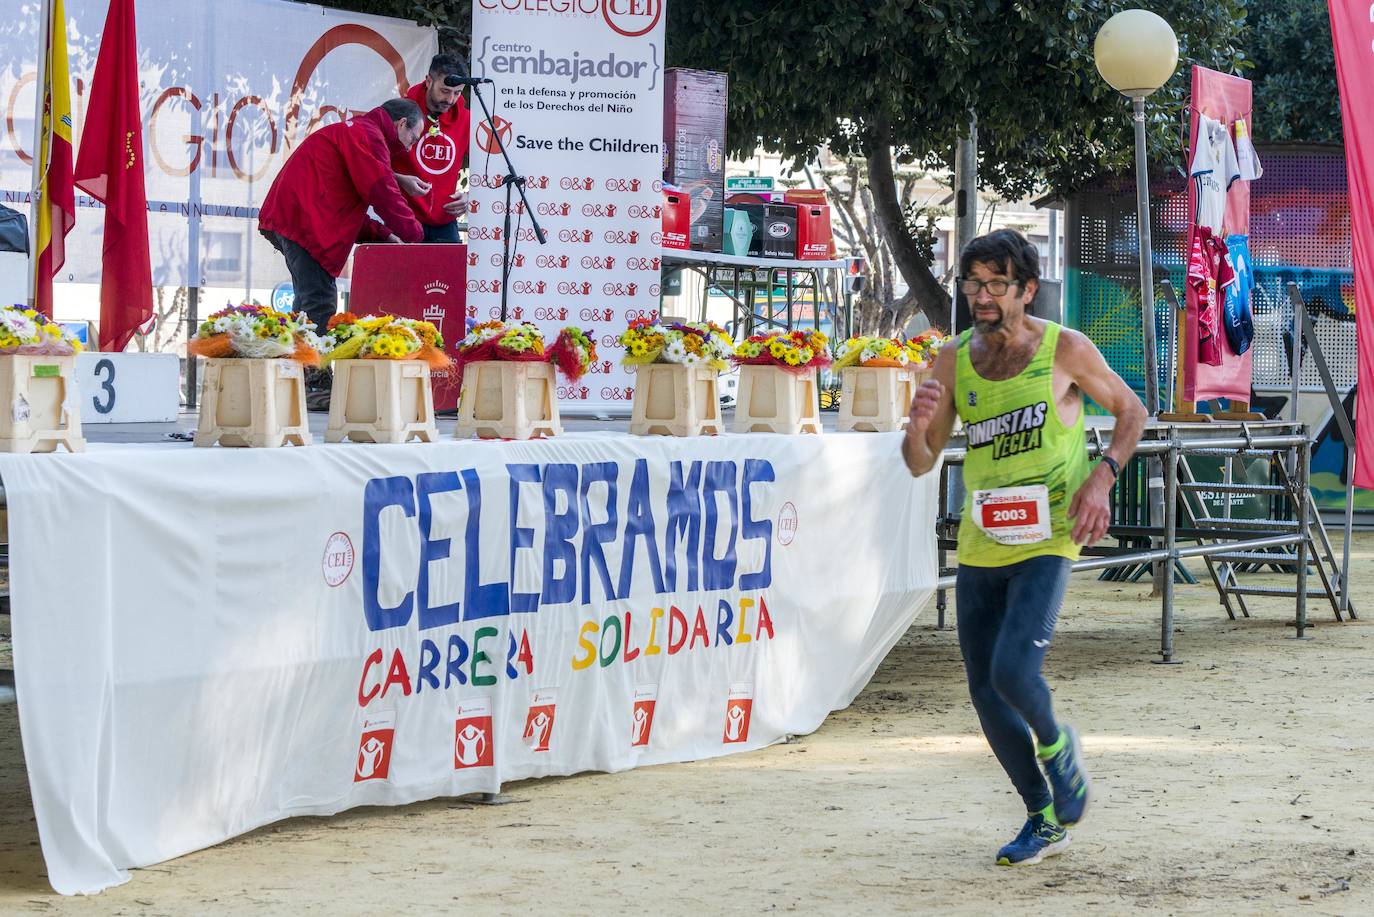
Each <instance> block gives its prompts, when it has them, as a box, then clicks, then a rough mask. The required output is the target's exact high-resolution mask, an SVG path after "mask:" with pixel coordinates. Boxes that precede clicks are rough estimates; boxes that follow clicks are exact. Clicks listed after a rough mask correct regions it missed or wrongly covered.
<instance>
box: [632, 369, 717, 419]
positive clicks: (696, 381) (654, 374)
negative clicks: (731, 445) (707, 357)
mask: <svg viewBox="0 0 1374 917" xmlns="http://www.w3.org/2000/svg"><path fill="white" fill-rule="evenodd" d="M719 380H720V373H719V372H717V371H716V370H714V369H711V368H710V367H709V366H681V365H678V364H674V363H652V364H649V365H647V366H636V367H635V393H634V405H633V413H632V415H631V418H630V432H631V433H632V434H634V435H635V436H652V435H660V436H716V435H718V434H720V433H722V432H724V427H723V426H722V425H721V422H720V390H719V387H718V384H719Z"/></svg>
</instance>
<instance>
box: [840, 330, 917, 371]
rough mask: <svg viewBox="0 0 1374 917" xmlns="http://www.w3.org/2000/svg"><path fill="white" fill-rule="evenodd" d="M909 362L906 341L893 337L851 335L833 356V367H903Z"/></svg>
mask: <svg viewBox="0 0 1374 917" xmlns="http://www.w3.org/2000/svg"><path fill="white" fill-rule="evenodd" d="M910 363H911V353H910V352H909V351H908V350H907V346H906V342H905V341H899V340H897V339H895V338H876V337H853V338H850V339H849V340H847V341H845V342H844V343H843V344H841V345H840V352H839V354H838V355H837V356H836V357H835V367H834V368H835V369H837V370H840V369H848V368H849V367H851V366H871V367H875V368H876V367H880V366H886V367H891V368H893V369H905V368H906V367H907V366H908V365H910Z"/></svg>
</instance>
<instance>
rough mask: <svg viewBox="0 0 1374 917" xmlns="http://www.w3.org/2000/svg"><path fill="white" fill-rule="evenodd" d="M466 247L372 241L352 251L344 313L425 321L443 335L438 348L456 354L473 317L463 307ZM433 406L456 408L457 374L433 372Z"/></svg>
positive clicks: (466, 286) (464, 304)
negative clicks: (348, 292)
mask: <svg viewBox="0 0 1374 917" xmlns="http://www.w3.org/2000/svg"><path fill="white" fill-rule="evenodd" d="M467 300H468V247H467V246H466V245H461V244H460V245H450V244H432V245H396V244H385V243H374V244H368V245H359V246H358V247H357V248H355V249H354V250H353V287H352V292H351V293H350V294H349V298H348V311H350V312H352V313H353V314H354V315H367V314H368V313H372V314H386V315H395V316H398V317H400V318H415V319H420V320H422V321H426V322H431V323H432V324H433V325H434V327H436V328H438V329H439V333H440V334H441V335H443V337H444V349H445V350H446V351H447V352H448V355H449V356H450V357H453V358H455V359H456V358H457V356H458V342H459V341H461V340H462V339H463V338H464V337H466V336H467V322H468V319H469V318H475V316H473V315H472V314H471V313H470V311H469V309H468V305H467ZM432 384H433V386H434V410H436V411H452V410H455V409H457V407H458V385H457V376H456V375H451V374H449V373H442V374H440V373H436V374H435V376H434V378H433V383H432Z"/></svg>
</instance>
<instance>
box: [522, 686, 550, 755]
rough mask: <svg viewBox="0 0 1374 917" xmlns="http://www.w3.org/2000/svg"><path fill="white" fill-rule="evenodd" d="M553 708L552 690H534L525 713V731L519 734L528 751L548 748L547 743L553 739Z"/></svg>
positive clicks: (546, 749)
mask: <svg viewBox="0 0 1374 917" xmlns="http://www.w3.org/2000/svg"><path fill="white" fill-rule="evenodd" d="M555 709H556V702H555V698H554V692H553V691H551V690H548V689H544V690H541V691H535V692H534V697H533V698H532V699H531V700H530V709H529V713H527V714H526V715H525V731H524V732H523V733H522V734H521V738H523V739H524V740H525V744H527V745H529V747H530V751H548V750H549V743H550V741H551V740H552V739H553V719H554V713H555Z"/></svg>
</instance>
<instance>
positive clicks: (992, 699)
mask: <svg viewBox="0 0 1374 917" xmlns="http://www.w3.org/2000/svg"><path fill="white" fill-rule="evenodd" d="M959 273H960V278H959V285H960V289H961V290H962V291H963V293H964V295H965V296H967V297H968V299H969V305H970V308H971V312H972V316H973V328H972V329H970V330H969V331H965V332H964V333H963V334H961V335H960V336H959V340H958V342H957V343H953V342H952V343H951V344H950V345H949V346H947V347H945V348H944V349H943V350H941V351H940V355H939V357H937V358H936V361H935V367H934V371H933V374H932V376H933V378H931V379H930V380H929V381H927V382H926V383H925V384H924V385H922V386H921V387H920V388H919V389H918V390H917V392H916V397H915V398H914V399H913V401H912V404H911V423H910V425H909V426H908V427H907V432H906V437H905V438H904V439H903V441H902V457H903V458H904V459H905V460H906V464H907V467H908V468H910V469H911V473H912V474H913V475H920V474H924V473H926V472H927V471H929V470H930V469H931V468H933V467H934V466H935V463H936V462H937V461H938V460H939V457H940V452H941V450H942V449H944V447H945V444H946V443H948V442H949V436H950V431H951V429H952V427H953V425H954V416H955V414H956V412H957V413H958V415H959V417H960V419H962V420H963V422H964V428H965V432H966V434H967V436H968V452H967V455H966V457H965V459H964V487H965V490H966V495H965V498H964V507H963V515H962V518H961V521H960V524H959V574H958V579H957V581H956V585H955V602H956V606H957V609H958V623H959V648H960V650H961V652H962V653H963V657H964V670H965V672H966V673H967V675H968V686H969V694H970V695H971V696H972V698H973V706H974V709H975V710H977V711H978V719H979V721H980V722H981V723H982V726H983V734H984V735H986V736H987V739H988V744H990V745H991V746H992V750H993V752H994V753H995V754H996V755H997V760H998V761H999V762H1001V764H1002V768H1003V769H1004V770H1005V771H1006V772H1007V776H1008V777H1010V778H1011V782H1012V783H1013V784H1014V785H1015V786H1016V790H1017V792H1018V793H1020V794H1021V799H1022V800H1023V801H1024V802H1025V804H1026V811H1027V813H1028V818H1027V820H1026V824H1025V826H1024V827H1023V828H1022V829H1021V833H1019V834H1018V835H1017V836H1016V838H1015V840H1013V841H1012V842H1011V843H1009V844H1007V845H1006V846H1004V847H1003V848H1002V849H1001V850H999V851H998V853H997V862H998V863H999V864H1002V865H1004V866H1020V865H1029V864H1031V863H1038V862H1040V861H1041V860H1042V859H1044V858H1045V857H1047V856H1050V855H1052V854H1056V853H1059V852H1060V851H1061V850H1063V849H1064V848H1065V847H1067V846H1068V844H1069V835H1068V831H1066V830H1065V829H1066V828H1067V827H1069V826H1070V825H1073V824H1075V823H1077V822H1078V820H1079V819H1080V818H1082V817H1083V812H1084V809H1085V808H1086V807H1087V803H1088V775H1087V773H1086V772H1085V771H1084V769H1083V764H1082V752H1081V750H1080V748H1079V743H1078V735H1077V733H1076V732H1075V731H1074V730H1073V728H1072V727H1069V726H1064V727H1062V728H1061V727H1060V725H1059V724H1058V722H1056V720H1055V718H1054V711H1053V709H1052V707H1051V703H1050V691H1049V687H1048V686H1047V685H1046V684H1045V680H1044V678H1043V677H1041V674H1040V667H1041V664H1042V663H1043V662H1044V659H1045V652H1046V650H1048V649H1049V645H1050V639H1051V637H1052V636H1053V634H1054V626H1055V623H1056V621H1057V620H1058V617H1059V606H1060V604H1061V603H1062V602H1063V600H1064V587H1065V586H1066V585H1067V582H1068V578H1069V571H1070V567H1071V565H1072V563H1073V561H1074V560H1075V559H1077V557H1078V554H1079V549H1080V546H1081V545H1085V544H1092V543H1094V542H1096V541H1097V540H1098V539H1100V538H1101V537H1102V536H1103V535H1105V534H1106V533H1107V526H1108V524H1109V523H1110V521H1111V510H1110V507H1109V505H1108V495H1109V494H1110V492H1111V489H1112V483H1113V482H1114V481H1115V480H1116V477H1117V475H1118V474H1119V473H1120V471H1121V466H1122V465H1123V464H1125V463H1126V461H1127V460H1129V459H1130V457H1131V455H1132V453H1134V452H1135V447H1136V442H1137V441H1138V440H1139V439H1140V433H1141V431H1142V430H1143V429H1144V426H1145V417H1146V415H1145V408H1144V406H1143V405H1142V404H1141V402H1140V400H1139V399H1138V398H1137V397H1136V395H1135V393H1134V392H1132V391H1131V389H1130V388H1129V387H1128V386H1127V385H1126V383H1125V382H1123V381H1122V380H1121V377H1120V376H1118V375H1117V374H1116V373H1115V372H1113V371H1112V369H1111V367H1109V366H1108V365H1107V362H1106V361H1105V360H1104V359H1103V358H1102V354H1101V353H1099V352H1098V349H1097V347H1095V346H1094V345H1093V343H1092V341H1090V340H1088V339H1087V338H1086V337H1084V336H1083V335H1082V334H1080V333H1078V332H1077V331H1072V330H1069V329H1067V328H1063V327H1061V326H1060V325H1056V324H1054V323H1053V322H1047V321H1043V320H1041V319H1038V318H1034V317H1032V316H1030V315H1027V314H1026V309H1027V307H1028V306H1029V305H1030V302H1031V300H1032V299H1034V298H1035V292H1036V289H1037V288H1038V287H1039V276H1040V258H1039V253H1038V252H1037V251H1036V249H1035V246H1034V245H1032V244H1031V243H1030V242H1029V241H1027V240H1026V238H1025V237H1024V236H1022V235H1021V234H1020V233H1018V232H1016V231H1015V230H1011V229H1002V230H998V231H997V232H993V233H989V234H988V235H985V236H980V237H978V238H977V239H974V240H973V241H972V242H970V243H969V244H968V246H967V247H966V248H965V249H964V251H963V252H962V253H961V255H960V258H959ZM1084 393H1086V394H1087V395H1088V396H1090V397H1091V398H1092V399H1093V400H1094V401H1096V402H1097V403H1098V404H1099V405H1101V406H1102V407H1104V408H1106V409H1107V410H1108V411H1110V412H1111V413H1112V414H1113V416H1115V418H1116V429H1115V432H1114V433H1113V435H1112V445H1111V448H1110V449H1108V450H1107V452H1106V454H1105V455H1104V456H1103V457H1102V460H1101V461H1100V462H1098V463H1097V465H1096V466H1095V467H1089V462H1088V455H1087V449H1086V444H1085V441H1084V437H1083V395H1084ZM1032 733H1034V741H1032ZM1041 764H1043V765H1044V767H1045V771H1046V774H1047V775H1048V777H1049V782H1048V785H1047V784H1046V780H1045V776H1042V774H1041V772H1040V765H1041Z"/></svg>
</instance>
